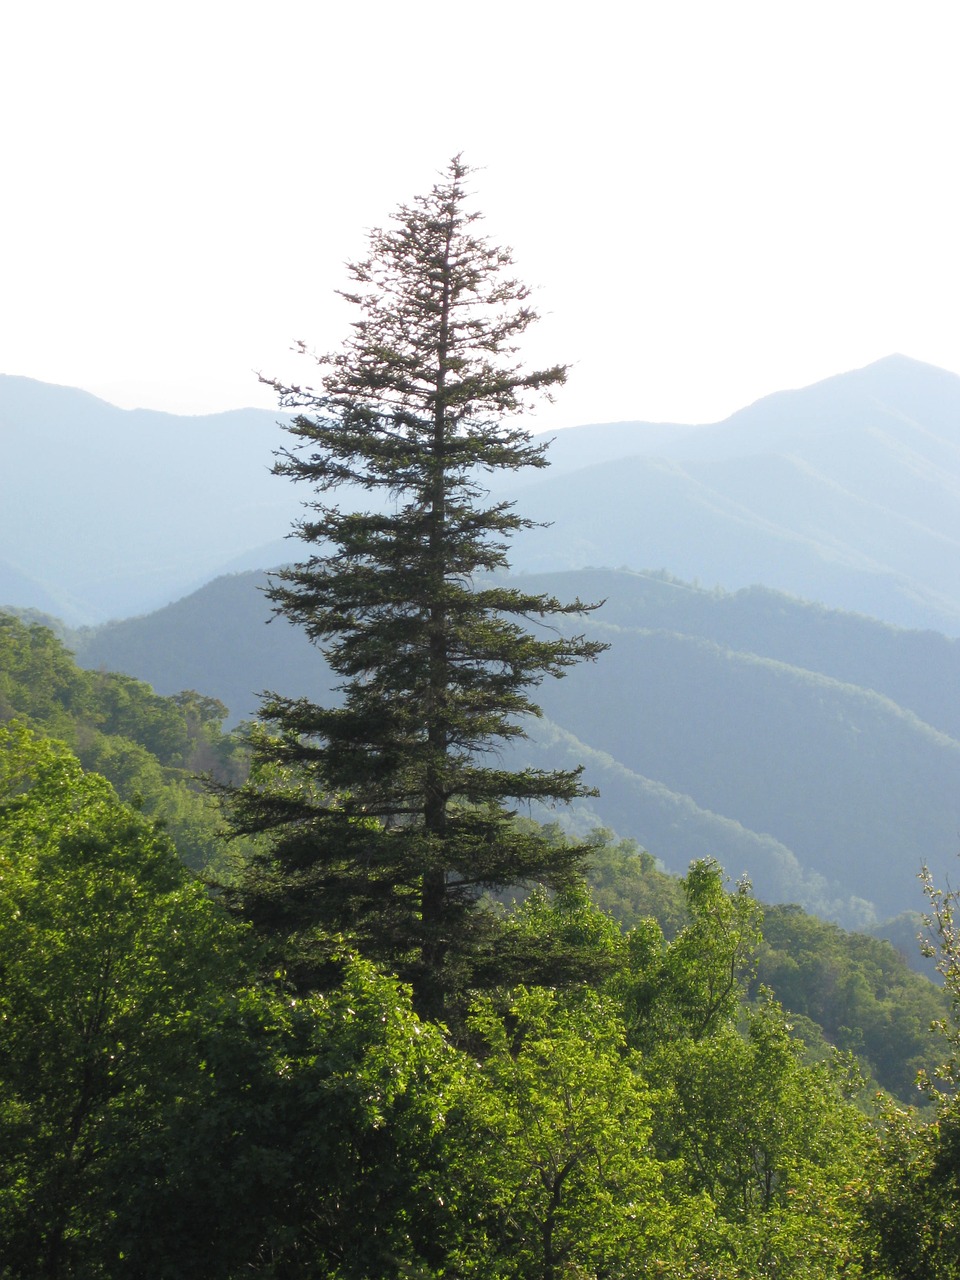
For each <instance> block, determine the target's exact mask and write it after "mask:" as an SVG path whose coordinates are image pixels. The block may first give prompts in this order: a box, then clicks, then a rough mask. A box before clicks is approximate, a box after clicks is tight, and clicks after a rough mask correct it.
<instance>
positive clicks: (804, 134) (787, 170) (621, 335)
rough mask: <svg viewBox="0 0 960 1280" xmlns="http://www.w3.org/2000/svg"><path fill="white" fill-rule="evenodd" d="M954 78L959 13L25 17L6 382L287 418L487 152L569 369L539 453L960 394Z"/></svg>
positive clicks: (2, 68)
mask: <svg viewBox="0 0 960 1280" xmlns="http://www.w3.org/2000/svg"><path fill="white" fill-rule="evenodd" d="M958 65H960V4H958V3H957V0H943V2H938V0H827V2H824V0H799V2H797V0H632V3H627V2H626V0H621V3H611V2H610V0H593V3H591V4H582V3H581V4H570V5H567V6H564V5H563V4H561V3H559V2H558V0H550V2H545V0H544V2H541V0H507V2H504V0H483V3H480V2H479V0H473V2H464V0H460V2H459V3H458V2H457V0H402V2H401V0H392V2H388V0H354V3H352V4H348V3H339V4H336V5H334V4H331V3H327V2H326V0H271V2H270V3H269V4H267V3H252V2H250V0H229V2H223V3H221V2H220V0H190V3H183V2H182V0H165V2H164V3H163V4H159V3H155V2H147V0H83V3H80V2H79V0H17V2H13V0H11V3H9V4H7V5H5V6H3V12H2V16H0V120H2V122H3V123H2V134H0V136H2V166H3V167H2V175H3V188H4V194H3V198H2V200H0V371H2V372H7V373H11V374H23V375H27V376H29V377H33V378H39V379H41V380H43V381H47V382H58V383H65V384H69V385H73V386H80V387H84V388H86V389H87V390H90V391H92V392H94V393H95V394H97V395H100V396H102V397H103V398H104V399H107V400H110V401H112V402H113V403H115V404H119V405H123V406H126V407H134V406H146V407H150V408H157V409H168V410H172V411H174V412H208V411H213V410H217V409H225V408H234V407H238V406H241V405H248V404H260V405H264V406H267V405H271V404H272V403H273V399H272V393H270V392H269V390H268V389H267V388H264V387H261V386H260V385H259V384H258V383H257V381H256V377H255V374H254V372H253V371H255V370H257V369H262V370H263V371H264V372H265V373H269V374H273V375H276V376H280V377H283V378H286V377H291V378H294V379H302V378H305V377H306V376H307V375H308V370H307V369H306V368H304V367H303V364H302V360H301V361H300V362H297V361H296V360H295V358H294V357H292V356H291V355H290V354H289V347H290V344H291V342H292V341H293V340H294V339H296V338H303V339H305V340H306V341H307V342H308V343H309V344H310V345H311V346H313V347H315V348H316V349H319V350H328V349H332V348H334V347H336V346H337V344H338V342H339V339H340V337H341V336H342V335H343V333H344V332H345V330H346V326H347V324H348V321H349V318H350V317H349V310H348V309H347V308H346V306H345V304H343V303H341V302H340V301H339V300H338V299H336V298H335V296H334V292H333V291H334V290H335V289H336V288H338V287H340V286H341V285H343V284H344V283H345V274H344V271H343V263H344V261H346V260H347V259H349V258H355V257H358V256H361V255H362V254H363V252H364V247H365V231H366V230H367V229H368V228H370V227H372V226H375V225H378V224H382V223H384V222H385V221H387V220H388V217H389V213H390V211H391V210H392V209H393V208H394V207H395V206H396V205H397V204H398V203H400V202H401V201H404V200H409V198H410V197H411V196H412V195H414V194H415V193H416V192H418V191H422V190H426V189H428V188H429V187H430V185H431V184H432V182H433V181H434V178H435V176H436V173H437V171H438V170H439V169H441V168H442V167H443V165H444V163H445V161H446V160H447V159H448V158H449V157H450V156H451V155H452V154H454V153H455V152H458V151H462V152H463V153H464V156H465V158H466V159H467V161H468V162H470V163H472V164H476V165H478V166H483V171H482V172H481V173H479V174H477V175H476V176H475V179H474V187H475V189H476V192H477V201H476V203H477V206H478V207H480V208H482V209H483V210H484V211H485V213H486V215H487V225H486V230H487V233H488V234H489V235H491V236H493V237H494V238H495V239H497V240H501V241H504V242H506V243H508V244H511V245H512V246H513V247H514V250H515V256H516V262H517V270H518V274H519V275H520V277H521V278H522V279H524V280H526V281H527V282H528V283H530V284H535V285H537V286H538V293H537V300H538V305H539V308H540V310H541V312H542V313H543V315H544V319H543V321H542V323H541V324H540V325H539V326H538V327H537V330H536V333H535V335H534V336H532V338H531V340H530V342H529V344H528V351H527V354H528V357H529V359H530V360H531V361H537V362H541V361H542V362H547V363H554V362H556V361H569V362H572V364H573V366H574V367H573V371H572V375H571V378H570V382H569V385H568V387H567V388H566V389H565V390H563V391H562V392H561V393H560V396H559V399H558V401H557V403H556V404H555V405H553V406H546V407H544V408H542V409H541V410H540V412H539V414H538V416H537V418H536V419H535V420H533V422H532V423H531V426H532V427H534V429H536V430H545V429H552V428H555V427H561V426H565V425H570V424H572V423H577V422H598V421H612V420H617V419H626V418H633V419H651V420H670V421H685V422H707V421H712V420H715V419H718V418H721V417H723V416H725V415H726V414H728V413H729V412H731V411H733V410H734V409H736V408H738V407H740V406H741V405H743V404H746V403H749V402H750V401H752V400H755V399H757V398H758V397H760V396H761V395H764V394H766V393H768V392H770V391H774V390H778V389H780V388H784V387H790V386H801V385H804V384H806V383H809V382H813V381H815V380H817V379H818V378H822V377H826V376H828V375H830V374H832V373H838V372H841V371H842V370H845V369H850V368H855V367H858V366H860V365H864V364H867V363H869V362H870V361H872V360H875V359H877V358H879V357H881V356H884V355H888V354H890V353H891V352H893V351H900V352H903V353H905V354H907V355H910V356H914V357H916V358H917V359H920V360H926V361H929V362H930V363H932V364H937V365H941V366H942V367H944V368H948V369H953V370H955V371H957V372H960V216H958V214H960V209H958V203H960V166H958V139H957V134H958V127H960V74H958V70H957V68H958Z"/></svg>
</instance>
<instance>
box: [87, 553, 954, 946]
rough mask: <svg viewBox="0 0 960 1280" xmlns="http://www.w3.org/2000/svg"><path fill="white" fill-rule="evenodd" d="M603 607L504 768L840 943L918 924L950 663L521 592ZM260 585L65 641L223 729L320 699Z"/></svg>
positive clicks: (948, 781)
mask: <svg viewBox="0 0 960 1280" xmlns="http://www.w3.org/2000/svg"><path fill="white" fill-rule="evenodd" d="M519 580H520V581H522V582H524V583H525V584H527V585H529V587H530V588H531V589H533V590H536V591H550V592H555V593H556V594H558V595H559V596H561V597H564V596H571V597H572V596H575V595H579V596H580V598H581V599H586V600H603V601H604V605H603V607H602V609H600V610H599V611H597V612H596V613H595V614H594V615H592V616H591V617H590V618H588V619H585V620H583V622H582V625H581V624H580V623H574V624H573V627H574V628H575V629H576V628H580V629H582V630H584V631H585V632H586V634H588V635H590V636H593V637H595V638H598V639H603V640H606V641H608V642H609V643H610V644H611V649H610V651H609V653H608V654H607V655H606V656H605V658H604V660H603V661H602V662H601V663H598V664H597V665H596V666H594V667H591V668H588V669H585V670H582V671H577V672H574V673H572V674H570V675H569V676H568V677H567V678H566V679H564V680H562V681H556V682H554V681H551V682H549V683H548V684H546V685H545V686H544V687H543V690H542V697H541V699H540V701H541V704H542V706H543V708H544V712H545V715H546V719H545V720H543V721H539V722H536V723H535V724H532V725H530V726H529V732H530V740H529V741H528V742H527V743H525V744H521V746H519V747H517V748H515V750H517V751H520V752H521V753H522V755H523V757H524V758H526V759H529V760H531V761H533V762H535V763H537V764H538V765H539V766H541V767H545V768H550V767H555V766H556V764H560V765H562V767H574V766H576V765H577V764H579V763H584V764H586V766H587V776H588V778H589V780H590V782H591V784H592V785H594V786H597V787H599V789H600V792H601V795H600V798H599V799H598V800H582V801H579V802H578V804H577V805H576V806H575V807H574V810H573V811H572V813H571V814H570V815H568V818H569V821H570V822H571V823H573V824H574V825H576V826H577V827H578V828H579V829H581V830H585V829H589V828H591V827H593V826H596V825H598V824H599V825H606V826H608V827H611V828H613V829H614V830H616V831H618V832H619V833H620V834H621V835H624V836H630V837H633V838H635V839H636V840H637V841H638V842H639V843H640V844H641V845H642V846H644V847H645V848H648V849H650V850H651V851H652V852H654V853H655V854H656V855H657V856H658V857H659V858H661V859H662V860H663V861H664V863H665V864H666V865H667V867H668V868H669V869H670V870H671V871H673V872H675V873H677V874H680V873H682V872H683V870H684V868H685V867H686V865H687V863H688V862H689V860H690V859H691V858H693V857H715V858H717V859H718V860H719V861H720V862H721V864H722V865H723V866H724V868H725V869H726V870H727V872H728V873H729V874H730V875H732V876H734V877H736V876H739V875H740V874H743V873H746V874H748V875H749V876H750V878H751V880H752V881H753V883H754V885H755V886H756V889H757V892H758V893H759V894H760V895H761V897H763V898H764V899H765V900H767V901H779V902H797V903H799V904H800V905H802V906H804V907H805V908H806V909H807V910H812V911H815V912H817V913H819V914H821V915H824V916H826V917H828V918H831V919H834V920H836V921H838V922H840V923H843V924H845V925H847V926H852V925H858V926H862V925H868V924H870V923H872V922H877V921H882V920H885V919H887V918H889V917H894V916H898V915H900V914H901V913H902V912H904V911H908V910H910V911H918V910H920V908H921V906H922V900H921V896H920V891H919V886H918V883H917V879H916V877H917V874H918V872H919V870H920V867H921V865H923V864H924V863H928V864H929V865H930V866H931V867H932V868H933V869H934V871H935V874H937V875H938V876H939V877H940V878H943V877H944V876H945V875H946V874H947V873H948V871H949V869H950V867H951V866H952V863H953V858H954V853H955V848H956V832H957V830H960V746H958V739H957V737H955V736H954V735H955V734H957V733H960V643H958V642H957V641H955V640H950V639H948V638H947V637H945V636H943V635H940V634H937V633H933V632H914V631H906V630H903V629H900V628H895V627H890V626H886V625H884V624H881V623H878V622H877V621H875V620H873V619H869V618H866V617H863V616H859V615H855V614H848V613H841V612H839V611H837V610H828V609H825V608H823V607H822V606H815V605H810V604H805V603H803V602H802V601H799V600H796V599H794V598H792V597H789V596H785V595H782V594H780V593H777V592H773V591H770V590H768V589H764V588H751V589H745V590H742V591H739V592H736V593H732V594H731V593H725V592H721V591H706V590H703V589H702V588H697V587H694V586H691V585H690V584H685V583H681V582H678V581H676V580H674V579H671V578H669V577H667V576H664V575H649V574H638V573H631V572H628V571H624V570H621V571H612V570H589V571H581V572H577V573H573V572H571V573H567V574H549V575H524V576H523V577H522V578H521V579H519ZM265 584H266V579H265V577H264V576H263V575H256V574H241V575H236V576H232V577H228V578H222V579H218V580H217V581H215V582H213V583H211V584H209V585H208V586H207V587H205V588H203V589H202V590H201V591H199V592H196V593H194V594H193V595H191V596H189V597H187V598H185V599H184V600H181V601H178V602H177V603H176V604H174V605H170V606H168V607H167V608H166V609H163V610H161V611H159V612H158V613H156V614H153V615H148V616H146V617H142V618H135V619H130V620H128V621H125V622H123V623H115V624H111V625H109V626H106V627H103V628H99V629H97V630H94V631H91V632H84V633H80V634H78V635H77V636H76V637H75V638H74V643H75V647H76V649H77V652H78V655H79V657H80V660H81V661H82V662H83V663H84V664H86V665H89V666H91V667H97V666H105V667H107V668H110V669H118V670H122V671H126V672H128V673H130V674H132V675H136V676H138V677H140V678H143V679H146V680H149V681H150V682H151V683H152V684H153V685H155V687H157V688H159V689H161V690H162V691H164V692H168V693H173V692H175V691H176V690H178V689H180V688H183V687H193V688H201V689H206V690H209V691H211V692H212V693H214V694H215V695H216V697H217V698H219V699H220V700H221V701H223V702H224V703H225V705H227V706H228V707H229V708H230V710H231V713H232V715H233V718H234V719H237V718H240V717H245V716H250V715H252V714H253V713H254V712H255V709H256V705H257V700H256V696H255V695H256V694H257V693H258V692H260V691H261V690H264V689H274V690H276V691H278V692H280V693H285V694H289V695H297V696H299V695H304V694H305V695H307V696H311V697H321V696H325V695H326V694H327V692H328V690H329V687H330V683H331V681H330V677H329V673H328V671H327V668H326V665H325V663H324V662H323V660H322V658H321V657H320V655H319V654H318V653H317V652H316V650H315V649H314V648H313V647H312V646H311V645H310V644H309V643H308V642H307V640H306V639H305V638H304V637H303V635H301V634H300V633H298V632H297V631H296V630H295V629H294V628H292V627H291V626H290V625H289V623H287V622H286V621H285V620H284V619H282V618H278V619H275V620H274V621H273V622H271V623H270V624H269V625H266V623H267V620H268V619H269V618H270V616H271V615H270V610H269V605H268V602H267V601H266V600H265V598H264V596H263V591H262V589H263V587H264V586H265Z"/></svg>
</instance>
